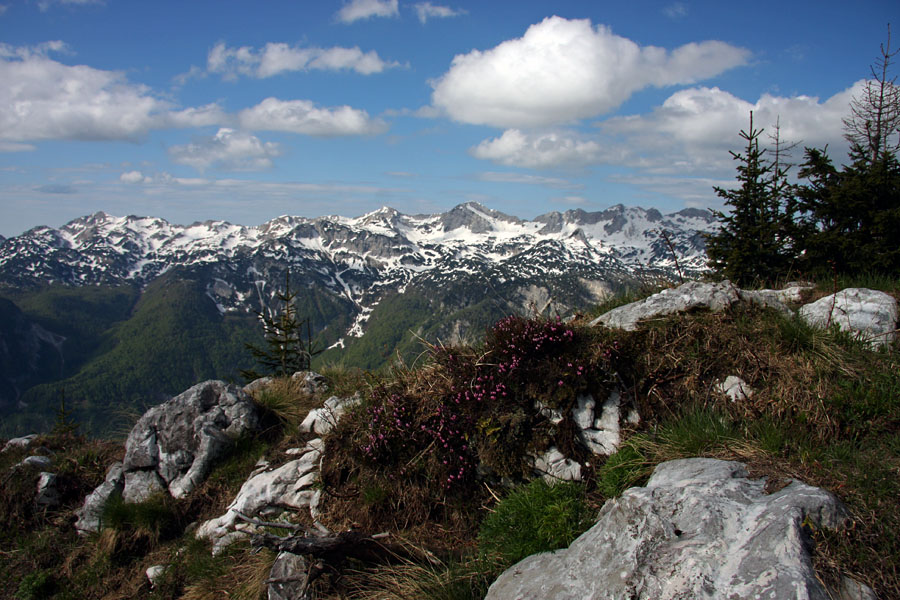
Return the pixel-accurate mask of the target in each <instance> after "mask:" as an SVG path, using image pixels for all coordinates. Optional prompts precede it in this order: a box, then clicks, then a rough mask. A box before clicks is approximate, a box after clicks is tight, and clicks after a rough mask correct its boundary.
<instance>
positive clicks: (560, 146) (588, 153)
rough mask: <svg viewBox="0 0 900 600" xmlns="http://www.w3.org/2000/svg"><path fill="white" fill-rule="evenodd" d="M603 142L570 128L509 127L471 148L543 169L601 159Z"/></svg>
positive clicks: (498, 159) (478, 155) (478, 153)
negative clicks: (555, 129)
mask: <svg viewBox="0 0 900 600" xmlns="http://www.w3.org/2000/svg"><path fill="white" fill-rule="evenodd" d="M601 150H602V149H601V147H600V144H598V143H597V142H596V141H594V140H591V139H582V138H581V137H580V136H579V135H578V134H576V133H574V132H571V131H545V132H538V133H533V132H527V131H522V130H519V129H507V130H506V131H504V132H503V135H501V136H500V137H496V138H492V139H489V140H484V141H483V142H481V143H480V144H478V145H477V146H475V147H474V148H472V149H471V150H470V151H469V152H470V154H472V156H474V157H475V158H480V159H484V160H490V161H493V162H495V163H497V164H501V165H506V166H510V167H526V168H530V169H543V168H549V167H559V166H566V167H583V166H586V165H591V164H595V163H597V162H599V161H600V158H601V155H602V152H601Z"/></svg>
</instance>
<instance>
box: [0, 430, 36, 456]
mask: <svg viewBox="0 0 900 600" xmlns="http://www.w3.org/2000/svg"><path fill="white" fill-rule="evenodd" d="M37 436H38V434H36V433H31V434H28V435H23V436H22V437H16V438H12V439H11V440H9V441H7V442H6V444H5V445H4V446H3V450H0V452H6V451H7V450H12V449H13V448H27V447H28V446H30V445H31V442H33V441H34V440H35V439H36V438H37Z"/></svg>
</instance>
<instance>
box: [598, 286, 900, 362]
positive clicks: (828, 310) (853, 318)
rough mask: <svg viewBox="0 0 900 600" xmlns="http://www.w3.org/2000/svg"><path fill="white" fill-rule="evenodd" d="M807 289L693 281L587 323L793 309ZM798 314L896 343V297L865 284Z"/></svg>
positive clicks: (616, 324)
mask: <svg viewBox="0 0 900 600" xmlns="http://www.w3.org/2000/svg"><path fill="white" fill-rule="evenodd" d="M810 289H811V286H807V285H802V284H792V285H791V286H790V287H787V288H785V289H783V290H741V289H738V288H737V287H735V286H734V284H732V283H731V282H730V281H727V280H726V281H720V282H718V283H703V282H699V281H691V282H688V283H685V284H682V285H680V286H678V287H676V288H671V289H667V290H663V291H661V292H659V293H656V294H653V295H652V296H648V297H647V298H645V299H643V300H639V301H637V302H632V303H631V304H626V305H625V306H620V307H618V308H614V309H612V310H611V311H609V312H606V313H604V314H602V315H600V316H599V317H597V318H596V319H594V320H593V321H591V322H590V325H592V326H596V325H605V326H606V327H610V328H616V329H624V330H625V331H634V330H635V329H637V327H638V324H639V323H640V322H641V321H646V320H649V319H658V318H663V317H667V316H669V315H673V314H676V313H682V312H687V311H690V310H694V309H697V308H706V309H708V310H711V311H713V312H717V311H721V310H725V309H726V308H728V307H729V306H732V305H733V304H736V303H739V302H745V303H749V304H756V305H759V306H766V307H769V308H774V309H776V310H779V311H781V312H784V313H791V312H792V309H791V307H790V305H792V304H799V303H800V302H802V301H803V292H804V291H807V290H810ZM798 314H799V315H800V317H801V318H802V319H804V320H805V321H806V322H807V323H809V324H810V325H813V326H815V327H823V328H824V327H830V326H832V325H836V326H837V327H839V328H840V329H842V330H843V331H848V332H850V333H851V334H853V335H854V336H856V337H858V338H859V339H862V340H864V341H867V342H868V343H869V344H870V345H871V346H872V347H873V348H878V347H881V346H887V345H890V344H892V343H893V342H894V340H895V339H896V338H897V320H898V318H900V311H898V307H897V301H896V300H895V299H894V298H893V297H892V296H890V295H889V294H886V293H884V292H879V291H876V290H869V289H865V288H847V289H845V290H842V291H840V292H837V293H836V294H832V295H830V296H826V297H824V298H820V299H819V300H816V301H815V302H812V303H810V304H806V305H804V306H801V307H800V308H799V310H798Z"/></svg>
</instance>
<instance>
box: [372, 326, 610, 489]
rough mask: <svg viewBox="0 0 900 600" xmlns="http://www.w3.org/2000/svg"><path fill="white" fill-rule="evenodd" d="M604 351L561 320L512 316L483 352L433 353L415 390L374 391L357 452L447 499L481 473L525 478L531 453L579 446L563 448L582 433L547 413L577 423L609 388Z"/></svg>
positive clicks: (409, 386) (490, 335) (404, 386)
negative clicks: (584, 399) (582, 403)
mask: <svg viewBox="0 0 900 600" xmlns="http://www.w3.org/2000/svg"><path fill="white" fill-rule="evenodd" d="M596 344H597V342H596V341H595V339H594V338H593V337H592V336H591V335H590V334H589V333H588V332H586V331H584V330H580V329H578V328H575V327H573V326H571V325H568V324H566V323H563V322H562V321H560V320H559V319H555V320H543V319H525V318H522V317H518V316H512V317H507V318H505V319H502V320H501V321H499V322H497V323H496V324H495V325H494V326H493V327H492V328H491V329H490V330H488V332H487V333H486V336H485V340H484V342H483V344H482V345H481V346H480V347H479V348H467V347H463V348H447V347H444V346H437V347H434V348H433V349H432V353H431V354H432V368H431V369H429V370H427V371H425V372H419V374H418V376H417V380H416V381H414V382H411V381H406V382H403V381H400V380H398V379H395V380H394V381H393V382H392V383H390V384H387V385H381V386H377V387H375V388H373V390H372V392H371V393H370V397H369V399H368V402H367V407H366V409H365V414H364V418H365V421H366V422H365V424H364V426H361V427H360V428H359V429H358V434H357V436H356V440H357V442H356V444H357V446H356V447H357V451H358V452H359V453H360V455H361V456H360V457H361V458H362V459H363V460H364V461H365V462H366V463H367V464H368V465H369V466H370V467H371V468H375V469H376V470H382V471H383V472H384V473H388V474H389V475H388V476H389V477H393V476H400V477H404V478H407V479H408V478H410V477H414V476H416V475H417V474H418V475H421V476H422V477H424V478H430V479H432V480H434V481H436V482H439V483H440V484H441V486H442V488H443V489H444V490H445V491H448V490H449V491H452V490H462V489H465V488H466V487H467V486H468V485H469V484H471V483H472V482H473V481H474V479H475V475H476V469H478V468H479V467H482V468H485V469H487V470H488V471H492V472H494V473H495V474H496V475H500V476H513V477H517V476H521V475H525V474H526V470H527V468H528V464H527V461H526V460H524V458H525V456H526V454H528V453H529V452H531V451H538V450H543V449H544V448H546V447H547V446H548V445H551V444H555V445H557V446H558V447H560V448H573V447H576V446H577V444H576V443H575V442H574V440H571V439H560V438H562V437H566V436H568V437H572V436H574V435H575V433H574V432H575V429H574V428H573V427H571V426H567V423H565V422H564V423H562V424H560V425H559V426H555V425H553V424H552V423H550V422H549V421H548V420H547V418H546V417H545V416H544V415H543V414H541V412H540V409H541V408H542V407H550V408H554V409H557V410H558V411H559V412H560V413H561V414H563V415H569V414H570V412H571V409H572V407H573V405H574V404H575V402H576V398H577V397H578V396H579V395H580V394H584V393H597V392H600V391H602V390H603V389H604V388H605V387H606V386H607V384H608V380H609V374H610V373H612V372H613V370H614V364H613V363H614V362H615V359H616V356H617V347H616V346H615V345H614V344H613V345H611V346H609V347H598V346H597V345H596ZM424 377H427V378H430V381H422V379H423V378H424ZM426 384H427V385H426ZM422 387H427V388H428V390H427V391H423V390H422V389H421V388H422ZM414 388H415V389H414Z"/></svg>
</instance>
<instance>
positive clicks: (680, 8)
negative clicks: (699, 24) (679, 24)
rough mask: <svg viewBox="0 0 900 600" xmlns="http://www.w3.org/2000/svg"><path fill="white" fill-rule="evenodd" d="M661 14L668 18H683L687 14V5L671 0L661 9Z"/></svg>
mask: <svg viewBox="0 0 900 600" xmlns="http://www.w3.org/2000/svg"><path fill="white" fill-rule="evenodd" d="M663 14H665V15H666V16H667V17H669V18H670V19H683V18H684V17H686V16H687V14H688V7H687V5H686V4H685V3H684V2H673V3H672V4H669V5H668V6H666V7H665V8H664V9H663Z"/></svg>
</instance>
